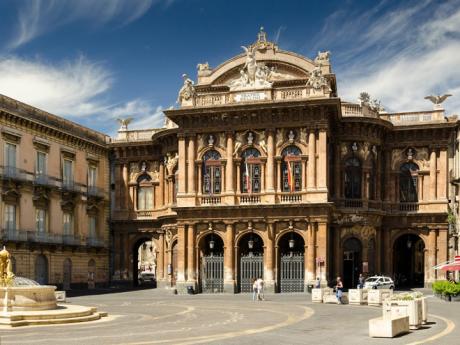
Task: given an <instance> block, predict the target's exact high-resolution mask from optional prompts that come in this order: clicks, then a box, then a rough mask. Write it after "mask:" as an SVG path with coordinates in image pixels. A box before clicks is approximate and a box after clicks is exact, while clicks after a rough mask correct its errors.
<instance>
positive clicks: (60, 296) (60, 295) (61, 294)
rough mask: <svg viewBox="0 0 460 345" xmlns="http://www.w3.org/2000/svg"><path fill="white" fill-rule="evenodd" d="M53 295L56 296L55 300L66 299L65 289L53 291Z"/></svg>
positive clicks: (61, 300) (63, 300)
mask: <svg viewBox="0 0 460 345" xmlns="http://www.w3.org/2000/svg"><path fill="white" fill-rule="evenodd" d="M54 295H55V296H56V301H57V302H65V300H66V294H65V291H54Z"/></svg>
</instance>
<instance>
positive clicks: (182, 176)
mask: <svg viewBox="0 0 460 345" xmlns="http://www.w3.org/2000/svg"><path fill="white" fill-rule="evenodd" d="M177 139H178V143H177V146H178V150H179V178H178V180H179V181H176V183H178V184H179V186H178V190H177V194H178V196H182V195H184V194H185V191H186V176H187V173H186V171H185V167H186V161H185V158H186V155H187V152H186V149H185V137H184V136H183V135H178V136H177Z"/></svg>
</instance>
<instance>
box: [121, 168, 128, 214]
mask: <svg viewBox="0 0 460 345" xmlns="http://www.w3.org/2000/svg"><path fill="white" fill-rule="evenodd" d="M122 176H123V196H124V198H123V209H125V210H128V209H129V185H128V164H126V163H124V164H123V170H122Z"/></svg>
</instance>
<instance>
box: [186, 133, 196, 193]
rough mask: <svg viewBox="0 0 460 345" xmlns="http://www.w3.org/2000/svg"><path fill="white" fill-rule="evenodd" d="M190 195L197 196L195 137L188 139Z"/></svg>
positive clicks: (188, 184)
mask: <svg viewBox="0 0 460 345" xmlns="http://www.w3.org/2000/svg"><path fill="white" fill-rule="evenodd" d="M187 178H188V183H187V186H188V194H193V195H194V194H195V192H196V190H195V137H194V136H191V137H189V138H188V173H187Z"/></svg>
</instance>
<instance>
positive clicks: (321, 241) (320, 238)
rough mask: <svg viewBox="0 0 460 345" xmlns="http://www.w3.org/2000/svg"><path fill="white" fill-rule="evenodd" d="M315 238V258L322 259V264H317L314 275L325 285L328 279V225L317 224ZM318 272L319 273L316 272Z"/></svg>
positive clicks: (324, 223) (323, 223)
mask: <svg viewBox="0 0 460 345" xmlns="http://www.w3.org/2000/svg"><path fill="white" fill-rule="evenodd" d="M317 227H318V228H317V229H318V233H317V237H316V247H317V257H319V258H321V259H322V263H320V264H319V267H318V268H317V270H316V274H317V275H318V276H319V277H320V278H321V282H322V283H323V284H327V278H328V276H327V275H328V274H327V273H328V267H329V262H328V259H329V255H328V243H329V239H328V234H329V232H328V224H327V223H326V222H320V223H317ZM318 270H319V272H318Z"/></svg>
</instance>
